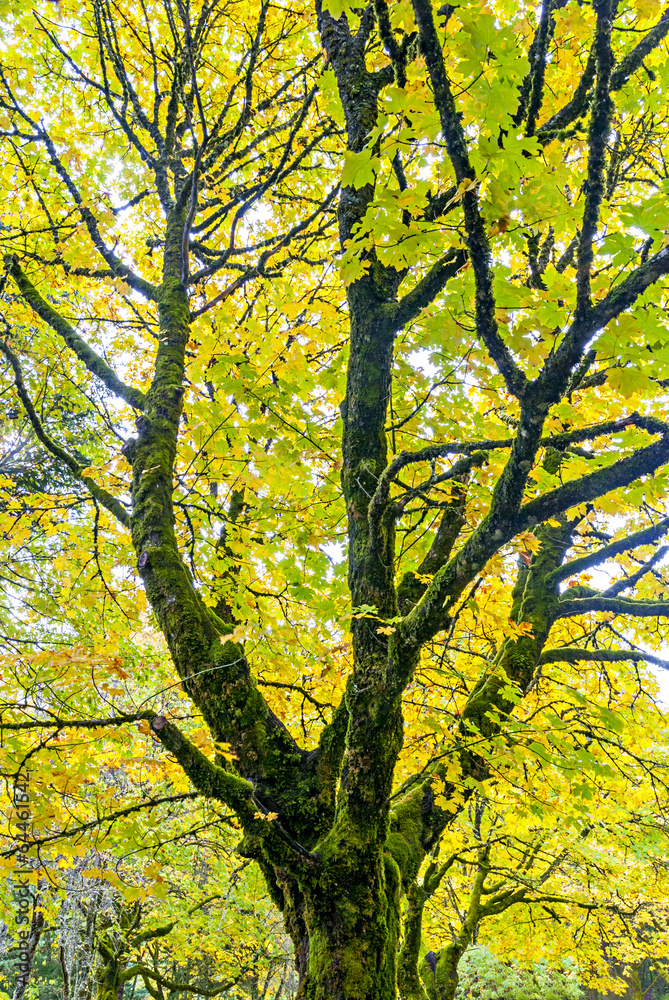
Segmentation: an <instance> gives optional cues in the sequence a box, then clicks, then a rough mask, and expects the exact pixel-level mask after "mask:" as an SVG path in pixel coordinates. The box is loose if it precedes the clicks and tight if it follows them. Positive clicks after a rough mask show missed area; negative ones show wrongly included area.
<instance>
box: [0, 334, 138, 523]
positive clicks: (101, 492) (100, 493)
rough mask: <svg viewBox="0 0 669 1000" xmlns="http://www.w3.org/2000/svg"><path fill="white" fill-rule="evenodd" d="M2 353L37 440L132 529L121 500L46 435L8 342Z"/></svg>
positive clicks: (3, 344) (0, 344)
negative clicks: (10, 367)
mask: <svg viewBox="0 0 669 1000" xmlns="http://www.w3.org/2000/svg"><path fill="white" fill-rule="evenodd" d="M0 351H1V352H2V353H3V354H4V355H5V357H6V358H7V360H8V361H9V363H10V365H11V366H12V369H13V371H14V383H15V385H16V391H17V393H18V396H19V399H20V400H21V402H22V403H23V406H24V409H25V411H26V413H27V414H28V419H29V420H30V423H31V424H32V426H33V430H34V431H35V435H36V437H37V439H38V440H39V441H40V442H41V443H42V444H43V445H44V447H45V448H46V450H47V451H49V452H51V454H52V455H54V456H55V457H56V458H58V459H59V460H60V461H61V462H63V464H64V465H66V466H67V468H68V469H69V470H70V472H71V473H72V475H73V476H74V478H75V479H78V480H79V481H80V482H82V483H83V484H84V486H85V487H86V488H87V490H88V492H89V493H90V494H91V496H93V497H95V499H96V500H97V501H98V503H100V504H101V505H102V506H103V507H105V508H106V510H108V511H109V512H110V514H113V515H114V517H115V518H117V519H118V520H119V521H120V522H121V524H122V525H123V526H124V527H125V528H128V527H130V516H129V514H128V512H127V511H126V509H125V507H124V506H123V505H122V503H121V502H120V500H117V499H116V497H115V496H112V494H111V493H108V492H107V490H105V489H103V487H102V486H98V484H97V483H96V482H95V480H94V479H91V477H90V476H85V475H83V467H82V466H80V465H79V463H78V462H77V460H76V459H75V458H73V457H72V455H70V454H69V453H68V452H66V451H65V449H64V448H61V447H60V445H58V444H56V442H55V441H53V440H52V439H51V438H50V437H49V435H48V434H47V433H46V431H45V430H44V428H43V427H42V424H41V421H40V419H39V417H38V416H37V413H36V412H35V407H34V406H33V404H32V400H31V399H30V396H29V395H28V392H27V390H26V387H25V385H24V382H23V376H22V374H21V366H20V364H19V359H18V358H17V356H16V355H15V354H14V352H13V351H12V349H11V348H10V347H9V345H8V344H7V342H6V341H0Z"/></svg>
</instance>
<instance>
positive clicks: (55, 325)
mask: <svg viewBox="0 0 669 1000" xmlns="http://www.w3.org/2000/svg"><path fill="white" fill-rule="evenodd" d="M7 265H8V270H9V273H10V274H11V276H12V277H13V278H14V280H15V282H16V284H17V286H18V289H19V291H20V292H21V295H22V296H23V298H24V299H25V300H26V302H27V303H28V305H29V306H30V307H31V309H33V310H34V311H35V312H36V313H37V315H38V316H39V317H40V319H43V320H44V322H45V323H47V324H48V325H49V326H50V327H51V329H52V330H53V331H54V332H55V333H57V334H58V336H59V337H60V338H61V339H62V340H63V342H64V343H65V344H67V346H68V347H69V348H70V350H71V351H72V352H73V354H76V356H77V357H78V358H79V360H80V361H81V362H83V364H85V365H86V367H87V368H88V370H89V371H90V372H92V373H93V375H95V376H96V378H99V379H100V381H101V382H102V383H103V384H104V385H106V386H107V388H108V389H109V390H110V391H111V392H113V393H114V395H115V396H118V397H119V399H123V400H125V402H126V403H129V404H130V406H133V407H134V408H135V409H136V410H141V409H143V408H144V393H143V392H140V390H139V389H134V388H133V387H132V386H130V385H126V384H125V382H123V381H122V380H121V379H120V378H119V377H118V375H117V374H116V372H115V371H114V370H113V369H112V368H110V367H109V365H108V364H107V362H106V361H105V360H104V358H101V357H100V355H99V354H96V352H95V351H94V350H93V348H92V347H89V345H88V344H87V343H86V341H85V340H84V339H83V337H80V336H79V334H78V333H77V332H76V330H75V329H74V328H73V327H72V326H71V325H70V324H69V323H68V322H67V320H66V319H65V317H64V316H61V315H60V313H59V312H57V311H56V310H55V309H54V308H53V306H52V305H50V304H49V303H48V302H47V301H46V299H44V298H43V297H42V296H41V295H40V293H39V292H38V291H37V289H36V288H35V286H34V285H33V284H32V282H31V281H30V280H29V279H28V277H27V276H26V274H25V273H24V271H23V270H22V269H21V266H20V264H19V262H18V260H17V258H16V257H10V258H7Z"/></svg>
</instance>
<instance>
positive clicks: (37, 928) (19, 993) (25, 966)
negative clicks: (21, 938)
mask: <svg viewBox="0 0 669 1000" xmlns="http://www.w3.org/2000/svg"><path fill="white" fill-rule="evenodd" d="M38 904H39V893H38V894H37V895H36V896H35V901H34V903H33V915H32V919H31V921H30V932H29V934H28V940H27V942H26V944H25V947H23V948H21V949H20V968H21V972H20V975H19V978H18V979H17V981H16V986H15V987H14V994H13V998H12V1000H23V997H24V996H25V992H26V990H27V989H28V983H29V982H30V976H31V974H32V969H33V962H34V960H35V952H36V951H37V945H38V944H39V940H40V937H41V936H42V931H43V930H44V914H43V913H42V912H41V911H39V910H38V909H37V906H38Z"/></svg>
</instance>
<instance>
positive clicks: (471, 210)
mask: <svg viewBox="0 0 669 1000" xmlns="http://www.w3.org/2000/svg"><path fill="white" fill-rule="evenodd" d="M413 10H414V15H415V18H416V25H417V27H418V33H419V38H420V48H421V52H422V54H423V57H424V58H425V63H426V65H427V68H428V72H429V74H430V80H431V82H432V89H433V93H434V102H435V105H436V108H437V111H438V113H439V118H440V121H441V127H442V131H443V133H444V138H445V140H446V148H447V150H448V155H449V158H450V160H451V163H452V165H453V170H454V172H455V180H456V183H457V184H458V188H459V190H461V192H462V207H463V211H464V217H465V228H466V231H467V249H468V255H469V260H470V261H471V264H472V268H473V271H474V280H475V283H476V301H475V312H476V332H477V334H478V336H479V337H480V338H481V340H482V341H483V343H484V344H485V346H486V348H487V350H488V353H489V354H490V357H491V358H492V359H493V361H494V362H495V364H496V365H497V368H498V370H499V372H500V373H501V375H502V376H503V378H504V381H505V382H506V385H507V388H508V390H509V392H510V393H511V394H512V395H514V396H519V397H520V396H522V394H523V392H524V390H525V386H526V383H527V379H526V377H525V375H524V373H523V372H522V371H521V369H520V368H519V367H518V366H517V364H516V363H515V361H514V360H513V357H512V356H511V353H510V351H509V349H508V348H507V346H506V344H505V343H504V341H503V339H502V337H501V336H500V333H499V328H498V325H497V320H496V318H495V298H494V294H493V280H492V267H491V254H490V245H489V242H488V237H487V235H486V228H485V224H484V222H483V217H482V215H481V213H480V211H479V207H478V196H477V193H476V183H475V180H476V178H475V174H474V170H473V168H472V166H471V163H470V162H469V152H468V149H467V139H466V136H465V131H464V128H463V125H462V121H461V118H460V115H459V114H458V112H457V109H456V106H455V101H454V98H453V94H452V91H451V86H450V82H449V79H448V75H447V73H446V67H445V64H444V57H443V53H442V48H441V44H440V42H439V38H438V35H437V29H436V26H435V23H434V15H433V11H432V3H431V0H413Z"/></svg>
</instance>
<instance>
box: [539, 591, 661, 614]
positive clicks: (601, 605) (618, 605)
mask: <svg viewBox="0 0 669 1000" xmlns="http://www.w3.org/2000/svg"><path fill="white" fill-rule="evenodd" d="M568 593H569V591H567V594H568ZM595 611H604V612H609V613H610V614H613V615H630V616H631V617H633V618H669V601H638V600H632V599H631V598H625V597H581V598H577V599H576V600H569V599H568V598H567V597H566V598H565V599H563V600H561V601H560V603H559V604H558V611H557V616H556V617H557V618H570V617H572V616H573V615H587V614H591V613H593V612H595Z"/></svg>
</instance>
